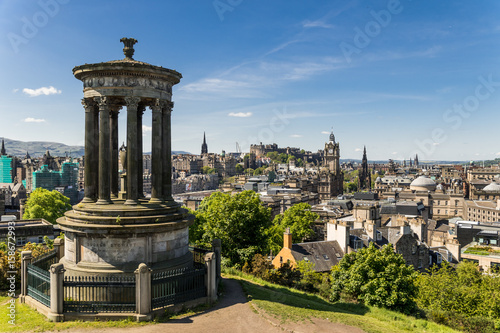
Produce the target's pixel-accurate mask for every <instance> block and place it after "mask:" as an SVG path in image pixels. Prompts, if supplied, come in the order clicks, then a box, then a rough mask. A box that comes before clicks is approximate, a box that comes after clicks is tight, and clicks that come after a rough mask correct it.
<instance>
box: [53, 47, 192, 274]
mask: <svg viewBox="0 0 500 333" xmlns="http://www.w3.org/2000/svg"><path fill="white" fill-rule="evenodd" d="M121 41H122V42H123V43H124V44H125V47H124V49H123V51H124V54H125V58H124V59H123V60H116V61H109V62H103V63H98V64H85V65H81V66H77V67H75V68H74V69H73V74H74V75H75V77H76V78H77V79H78V80H81V81H82V82H83V92H84V98H83V100H82V104H83V106H84V109H85V157H84V168H85V189H84V191H85V198H84V199H83V200H82V202H80V203H79V204H77V205H75V206H73V210H71V211H68V212H66V213H65V214H64V217H61V218H59V219H58V220H57V222H58V223H59V225H60V227H61V229H62V230H63V231H64V233H65V251H64V258H62V259H61V263H63V264H64V268H65V269H66V275H82V276H89V275H107V274H117V273H126V274H127V273H133V272H134V270H135V269H137V267H138V266H139V264H140V263H146V264H147V265H148V266H149V267H150V268H151V269H153V271H161V270H166V269H172V268H180V267H188V266H192V265H193V257H192V254H191V252H190V251H189V249H188V227H189V225H190V224H192V222H193V220H194V216H192V215H190V214H188V213H187V210H185V209H182V208H180V205H179V204H177V203H176V202H175V201H174V200H173V199H172V191H171V188H172V180H171V179H172V160H171V124H170V114H171V111H172V107H173V103H172V86H173V85H175V84H177V83H179V81H180V79H181V78H182V75H181V74H180V73H178V72H176V71H175V70H171V69H167V68H163V67H159V66H153V65H150V64H147V63H144V62H141V61H137V60H134V59H133V58H132V56H133V54H134V48H133V46H134V44H135V43H137V41H136V40H135V39H133V38H122V39H121ZM122 108H124V109H125V110H124V111H123V113H125V114H126V119H127V128H126V133H127V142H126V149H124V147H122V149H120V151H119V149H118V115H119V112H120V110H121V109H122ZM147 109H149V110H151V112H152V152H151V165H152V166H151V182H152V184H151V188H152V191H151V198H148V199H146V198H144V195H143V178H142V176H143V163H142V155H143V152H142V145H143V143H142V126H143V124H142V115H143V113H144V112H145V111H146V110H147ZM119 155H120V156H119ZM119 157H120V158H121V161H122V164H125V165H122V167H123V169H125V171H126V172H124V173H122V174H121V175H120V174H119V171H118V170H119ZM120 178H121V189H120V191H119V180H120Z"/></svg>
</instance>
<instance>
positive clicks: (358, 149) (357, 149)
mask: <svg viewBox="0 0 500 333" xmlns="http://www.w3.org/2000/svg"><path fill="white" fill-rule="evenodd" d="M354 151H363V149H361V148H356V149H354Z"/></svg>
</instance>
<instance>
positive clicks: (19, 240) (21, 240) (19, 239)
mask: <svg viewBox="0 0 500 333" xmlns="http://www.w3.org/2000/svg"><path fill="white" fill-rule="evenodd" d="M25 244H26V237H17V238H16V245H18V246H23V245H25Z"/></svg>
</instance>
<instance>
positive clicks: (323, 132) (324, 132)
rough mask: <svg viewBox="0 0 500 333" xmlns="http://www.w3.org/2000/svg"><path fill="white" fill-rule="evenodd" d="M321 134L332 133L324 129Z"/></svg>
mask: <svg viewBox="0 0 500 333" xmlns="http://www.w3.org/2000/svg"><path fill="white" fill-rule="evenodd" d="M321 134H330V132H328V131H322V132H321Z"/></svg>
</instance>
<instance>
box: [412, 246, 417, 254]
mask: <svg viewBox="0 0 500 333" xmlns="http://www.w3.org/2000/svg"><path fill="white" fill-rule="evenodd" d="M415 253H417V245H415V244H413V245H412V246H411V254H415Z"/></svg>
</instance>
